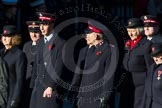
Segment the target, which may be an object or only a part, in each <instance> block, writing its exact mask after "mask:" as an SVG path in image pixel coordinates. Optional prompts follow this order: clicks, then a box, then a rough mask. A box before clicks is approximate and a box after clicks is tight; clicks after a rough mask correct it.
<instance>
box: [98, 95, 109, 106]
mask: <svg viewBox="0 0 162 108" xmlns="http://www.w3.org/2000/svg"><path fill="white" fill-rule="evenodd" d="M100 108H110V106H109V105H108V100H107V99H105V98H104V97H103V98H101V99H100Z"/></svg>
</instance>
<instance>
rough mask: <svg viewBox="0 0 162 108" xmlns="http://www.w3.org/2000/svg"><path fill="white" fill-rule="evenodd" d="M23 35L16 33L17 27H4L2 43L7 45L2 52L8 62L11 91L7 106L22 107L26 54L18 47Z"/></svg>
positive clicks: (11, 107) (10, 107)
mask: <svg viewBox="0 0 162 108" xmlns="http://www.w3.org/2000/svg"><path fill="white" fill-rule="evenodd" d="M20 42H21V37H20V36H19V35H17V34H16V27H15V26H13V25H6V26H4V27H3V33H2V43H3V45H4V46H5V47H4V48H3V49H2V50H1V52H0V54H1V56H2V58H3V59H4V61H5V62H6V64H7V69H8V71H9V73H8V75H9V76H8V79H9V93H8V102H7V108H22V107H21V101H22V100H21V99H22V92H23V85H24V79H25V74H26V66H27V61H26V56H25V53H23V51H21V50H20V49H19V48H18V45H19V44H20Z"/></svg>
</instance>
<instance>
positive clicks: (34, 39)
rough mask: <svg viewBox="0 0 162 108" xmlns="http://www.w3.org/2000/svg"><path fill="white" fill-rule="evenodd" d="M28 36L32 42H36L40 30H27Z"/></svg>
mask: <svg viewBox="0 0 162 108" xmlns="http://www.w3.org/2000/svg"><path fill="white" fill-rule="evenodd" d="M29 34H30V38H31V40H32V41H33V42H37V41H38V39H39V38H40V36H41V35H40V32H29Z"/></svg>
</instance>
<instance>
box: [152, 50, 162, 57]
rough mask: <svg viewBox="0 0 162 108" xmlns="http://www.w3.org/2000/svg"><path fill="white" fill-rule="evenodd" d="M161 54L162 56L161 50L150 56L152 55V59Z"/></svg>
mask: <svg viewBox="0 0 162 108" xmlns="http://www.w3.org/2000/svg"><path fill="white" fill-rule="evenodd" d="M159 54H162V49H161V50H158V51H155V52H153V53H151V54H150V55H151V56H152V57H155V56H157V55H159Z"/></svg>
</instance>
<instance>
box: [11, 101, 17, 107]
mask: <svg viewBox="0 0 162 108" xmlns="http://www.w3.org/2000/svg"><path fill="white" fill-rule="evenodd" d="M17 107H18V102H16V101H15V100H12V101H11V108H17Z"/></svg>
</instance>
